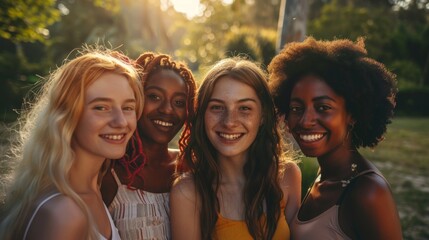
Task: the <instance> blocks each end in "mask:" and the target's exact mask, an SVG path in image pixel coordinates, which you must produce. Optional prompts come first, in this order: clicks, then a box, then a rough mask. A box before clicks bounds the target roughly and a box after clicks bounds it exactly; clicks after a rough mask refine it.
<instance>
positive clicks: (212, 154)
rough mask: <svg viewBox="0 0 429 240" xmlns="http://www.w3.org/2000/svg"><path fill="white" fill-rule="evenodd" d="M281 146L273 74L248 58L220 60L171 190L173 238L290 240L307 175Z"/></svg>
mask: <svg viewBox="0 0 429 240" xmlns="http://www.w3.org/2000/svg"><path fill="white" fill-rule="evenodd" d="M282 147H283V144H282V137H281V135H280V133H279V129H278V126H277V117H276V112H275V108H274V103H273V101H272V99H271V95H270V93H269V90H268V86H267V82H266V74H265V73H264V72H263V71H262V70H261V69H260V68H259V67H258V66H257V65H256V64H255V63H253V62H251V61H248V60H244V59H238V58H229V59H224V60H222V61H220V62H219V63H218V64H216V65H215V66H214V67H213V68H212V69H211V70H209V72H208V73H207V75H206V76H205V78H204V80H203V82H202V85H201V87H200V88H199V91H198V95H197V103H196V114H195V118H194V120H193V121H192V124H191V135H190V139H189V144H188V145H187V146H186V148H185V150H184V154H183V158H182V160H184V161H185V162H186V165H187V166H188V167H189V172H185V173H184V174H182V175H181V176H180V177H179V178H178V180H177V181H176V182H175V185H174V186H173V188H172V191H171V195H170V199H171V200H170V205H171V223H172V235H173V239H179V240H180V239H187V240H189V239H289V227H288V222H289V221H290V220H291V219H292V217H293V216H294V214H295V212H296V210H297V209H298V207H299V201H300V187H301V184H300V182H301V179H300V171H299V168H298V167H297V165H296V164H294V163H293V162H292V161H290V158H287V157H286V152H284V150H285V149H283V148H282Z"/></svg>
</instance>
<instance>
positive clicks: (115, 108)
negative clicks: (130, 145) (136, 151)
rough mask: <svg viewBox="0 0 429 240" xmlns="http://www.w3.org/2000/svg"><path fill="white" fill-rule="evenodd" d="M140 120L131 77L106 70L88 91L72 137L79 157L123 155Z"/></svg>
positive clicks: (103, 157)
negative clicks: (130, 81)
mask: <svg viewBox="0 0 429 240" xmlns="http://www.w3.org/2000/svg"><path fill="white" fill-rule="evenodd" d="M136 122H137V119H136V99H135V97H134V92H133V89H132V88H131V86H130V84H129V82H128V79H127V78H125V77H124V76H122V75H119V74H115V73H104V74H103V75H101V77H100V78H98V79H97V80H95V81H94V82H93V83H92V84H90V85H89V86H88V88H87V90H86V91H85V103H84V108H83V112H82V116H81V117H80V120H79V122H78V125H77V127H76V130H75V132H74V135H73V140H72V148H73V150H74V151H75V153H76V158H78V159H79V158H84V157H89V158H100V159H103V160H104V159H106V158H109V159H118V158H120V157H122V156H123V155H124V153H125V148H126V145H127V142H128V140H129V139H130V138H131V136H132V134H133V132H134V130H135V129H136V125H137V123H136Z"/></svg>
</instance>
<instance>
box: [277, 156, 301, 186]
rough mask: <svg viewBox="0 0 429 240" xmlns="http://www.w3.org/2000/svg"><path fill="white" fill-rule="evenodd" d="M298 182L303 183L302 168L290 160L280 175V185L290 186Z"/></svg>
mask: <svg viewBox="0 0 429 240" xmlns="http://www.w3.org/2000/svg"><path fill="white" fill-rule="evenodd" d="M297 183H301V170H300V168H299V167H298V165H297V164H296V163H295V162H292V161H291V162H288V163H286V166H285V170H284V172H283V173H281V175H280V185H281V186H282V187H288V186H290V185H296V184H297Z"/></svg>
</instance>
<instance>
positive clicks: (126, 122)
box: [27, 73, 137, 239]
mask: <svg viewBox="0 0 429 240" xmlns="http://www.w3.org/2000/svg"><path fill="white" fill-rule="evenodd" d="M135 108H136V100H135V98H134V92H133V90H132V88H131V87H130V85H129V83H128V80H127V79H126V78H125V77H124V76H122V75H118V74H114V73H105V74H103V75H102V76H101V77H100V78H98V79H97V80H95V81H94V82H93V83H92V84H90V86H89V87H88V88H87V90H86V91H85V103H84V107H83V112H82V116H81V118H80V120H79V122H78V125H77V127H76V130H75V132H74V135H73V139H72V149H73V151H74V153H75V156H76V158H75V160H74V161H73V164H72V166H71V169H70V171H69V176H68V177H69V181H70V185H71V187H72V188H73V190H74V191H75V192H76V193H77V194H78V195H79V196H80V197H81V198H82V200H83V201H84V202H85V204H86V205H87V207H88V209H89V210H90V212H91V214H92V217H93V219H94V220H95V224H96V226H97V229H98V231H99V233H100V234H101V235H103V236H104V237H105V238H107V239H109V238H110V236H111V234H112V229H111V227H110V222H109V218H108V215H107V212H106V210H105V206H104V203H103V201H102V198H101V193H100V190H99V185H98V184H97V179H98V174H99V171H100V168H101V166H102V164H103V163H104V161H105V159H107V158H108V159H118V158H120V157H121V156H122V155H123V154H124V153H125V147H126V144H127V142H128V140H129V139H130V137H131V136H132V133H133V131H134V130H135V128H136V125H137V123H136V112H135ZM64 216H67V217H64ZM88 230H89V228H88V221H87V219H86V217H85V216H84V214H83V212H82V211H81V210H80V208H79V207H78V206H77V204H76V203H75V202H74V201H72V200H71V199H70V198H68V197H67V196H62V195H61V196H58V197H55V198H53V199H52V200H50V201H48V202H47V203H46V204H44V205H43V206H42V208H41V209H40V210H39V212H38V213H37V214H36V217H35V219H34V221H33V223H32V225H31V227H30V230H29V234H28V237H27V239H83V238H84V236H85V234H86V233H87V232H88Z"/></svg>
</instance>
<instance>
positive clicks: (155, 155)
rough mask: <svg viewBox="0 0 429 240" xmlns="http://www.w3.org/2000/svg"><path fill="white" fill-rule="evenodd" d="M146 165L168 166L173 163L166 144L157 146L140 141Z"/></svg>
mask: <svg viewBox="0 0 429 240" xmlns="http://www.w3.org/2000/svg"><path fill="white" fill-rule="evenodd" d="M142 144H143V150H144V154H145V155H146V164H147V165H162V164H169V163H171V162H172V161H174V159H173V156H172V154H170V152H169V151H168V144H158V143H154V142H152V141H145V140H142Z"/></svg>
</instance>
